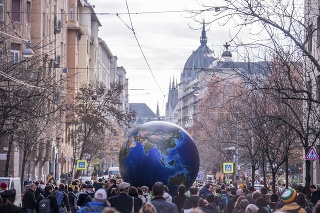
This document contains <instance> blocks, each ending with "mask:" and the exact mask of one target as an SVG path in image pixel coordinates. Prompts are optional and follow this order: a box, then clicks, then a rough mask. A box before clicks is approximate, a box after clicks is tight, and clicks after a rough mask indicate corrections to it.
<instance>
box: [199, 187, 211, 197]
mask: <svg viewBox="0 0 320 213" xmlns="http://www.w3.org/2000/svg"><path fill="white" fill-rule="evenodd" d="M210 195H212V192H211V191H210V190H209V189H208V188H206V187H205V186H203V187H202V188H201V189H200V191H199V197H201V198H203V199H206V198H207V197H208V196H210Z"/></svg>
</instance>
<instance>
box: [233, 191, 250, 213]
mask: <svg viewBox="0 0 320 213" xmlns="http://www.w3.org/2000/svg"><path fill="white" fill-rule="evenodd" d="M238 190H239V189H238ZM240 190H242V189H240ZM242 200H247V199H246V197H245V196H243V195H241V196H239V197H238V199H237V201H236V202H235V203H234V208H233V210H232V213H239V212H240V210H241V208H240V203H241V201H242Z"/></svg>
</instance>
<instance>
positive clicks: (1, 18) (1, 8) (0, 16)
mask: <svg viewBox="0 0 320 213" xmlns="http://www.w3.org/2000/svg"><path fill="white" fill-rule="evenodd" d="M3 1H4V0H0V21H4V3H3Z"/></svg>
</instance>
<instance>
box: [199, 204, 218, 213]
mask: <svg viewBox="0 0 320 213" xmlns="http://www.w3.org/2000/svg"><path fill="white" fill-rule="evenodd" d="M199 208H200V209H201V210H202V211H203V212H204V213H218V212H219V210H218V208H217V207H216V206H213V205H212V204H209V205H208V206H202V207H199Z"/></svg>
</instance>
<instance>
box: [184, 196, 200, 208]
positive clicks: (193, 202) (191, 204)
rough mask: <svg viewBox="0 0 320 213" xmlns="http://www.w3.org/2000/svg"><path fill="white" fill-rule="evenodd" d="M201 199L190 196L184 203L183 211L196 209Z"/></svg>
mask: <svg viewBox="0 0 320 213" xmlns="http://www.w3.org/2000/svg"><path fill="white" fill-rule="evenodd" d="M200 199H201V198H200V197H199V196H198V195H192V196H190V197H188V198H187V199H186V200H185V201H184V205H183V209H191V208H197V207H198V206H199V204H198V203H199V200H200Z"/></svg>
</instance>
